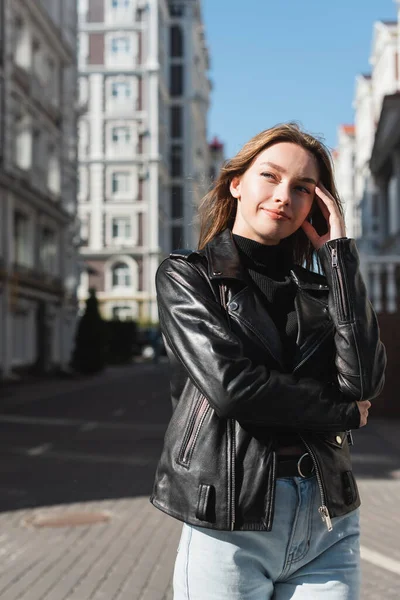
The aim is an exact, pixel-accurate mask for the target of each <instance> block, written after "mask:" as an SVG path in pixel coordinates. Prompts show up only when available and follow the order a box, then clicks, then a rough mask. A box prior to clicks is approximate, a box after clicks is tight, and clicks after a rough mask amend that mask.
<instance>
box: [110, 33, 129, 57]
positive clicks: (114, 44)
mask: <svg viewBox="0 0 400 600" xmlns="http://www.w3.org/2000/svg"><path fill="white" fill-rule="evenodd" d="M130 48H131V41H130V39H129V37H128V36H123V37H113V38H112V39H111V51H112V53H113V54H128V53H129V51H130Z"/></svg>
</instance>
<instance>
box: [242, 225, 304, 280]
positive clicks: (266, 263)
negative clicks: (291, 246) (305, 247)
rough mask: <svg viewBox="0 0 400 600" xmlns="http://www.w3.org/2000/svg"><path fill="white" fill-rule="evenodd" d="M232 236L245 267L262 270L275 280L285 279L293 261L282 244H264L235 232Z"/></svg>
mask: <svg viewBox="0 0 400 600" xmlns="http://www.w3.org/2000/svg"><path fill="white" fill-rule="evenodd" d="M232 237H233V240H234V242H235V244H236V247H237V248H238V250H239V254H240V256H241V258H242V261H243V262H244V264H245V266H246V267H247V268H252V269H255V270H257V271H260V272H263V273H264V274H265V275H267V276H269V277H271V278H273V279H276V280H282V279H285V277H286V276H287V275H288V273H289V271H290V268H291V266H292V264H293V263H292V260H291V257H290V255H289V253H288V249H287V248H286V247H285V246H284V245H283V244H277V245H274V246H266V245H265V244H260V243H259V242H256V241H255V240H252V239H250V238H246V237H243V236H241V235H237V234H235V233H234V234H232Z"/></svg>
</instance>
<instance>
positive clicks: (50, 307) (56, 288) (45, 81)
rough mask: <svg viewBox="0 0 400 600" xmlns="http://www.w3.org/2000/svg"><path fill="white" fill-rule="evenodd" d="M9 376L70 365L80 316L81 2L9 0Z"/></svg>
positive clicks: (4, 142) (4, 191)
mask: <svg viewBox="0 0 400 600" xmlns="http://www.w3.org/2000/svg"><path fill="white" fill-rule="evenodd" d="M0 7H1V8H0V13H1V34H0V35H1V57H2V58H1V66H0V68H1V75H0V85H1V89H0V112H1V119H0V123H1V125H0V127H1V132H0V135H1V144H0V147H1V156H0V211H1V212H0V261H1V277H0V279H1V281H0V319H1V323H2V327H1V332H0V356H1V364H0V368H1V374H2V377H10V376H11V375H12V374H13V373H15V372H18V370H22V371H24V370H25V369H34V370H36V371H40V372H43V371H48V370H50V369H53V368H65V367H66V366H67V365H68V363H69V359H70V355H71V348H72V344H73V334H74V326H75V315H76V307H77V302H76V289H77V283H78V270H77V252H76V242H77V240H78V239H79V238H78V237H77V225H78V223H77V220H76V211H77V207H76V138H77V136H76V99H75V96H76V94H75V90H76V80H77V72H76V39H77V37H76V35H77V27H76V23H77V18H76V3H75V0H1V2H0Z"/></svg>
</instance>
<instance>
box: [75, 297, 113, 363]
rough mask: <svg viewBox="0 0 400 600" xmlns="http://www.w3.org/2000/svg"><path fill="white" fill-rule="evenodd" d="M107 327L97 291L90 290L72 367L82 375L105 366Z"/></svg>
mask: <svg viewBox="0 0 400 600" xmlns="http://www.w3.org/2000/svg"><path fill="white" fill-rule="evenodd" d="M105 344H106V340H105V327H104V322H103V319H102V318H101V316H100V312H99V303H98V300H97V297H96V290H94V289H90V290H89V298H88V299H87V300H86V310H85V312H84V314H83V315H82V317H81V318H80V320H79V323H78V328H77V332H76V336H75V349H74V352H73V355H72V361H71V363H72V367H73V368H74V369H76V370H77V371H79V372H80V373H87V374H89V373H97V372H99V371H102V370H103V369H104V366H105Z"/></svg>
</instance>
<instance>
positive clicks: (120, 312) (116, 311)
mask: <svg viewBox="0 0 400 600" xmlns="http://www.w3.org/2000/svg"><path fill="white" fill-rule="evenodd" d="M112 318H113V319H114V320H117V321H132V319H133V310H132V307H131V306H123V305H121V306H113V308H112Z"/></svg>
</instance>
